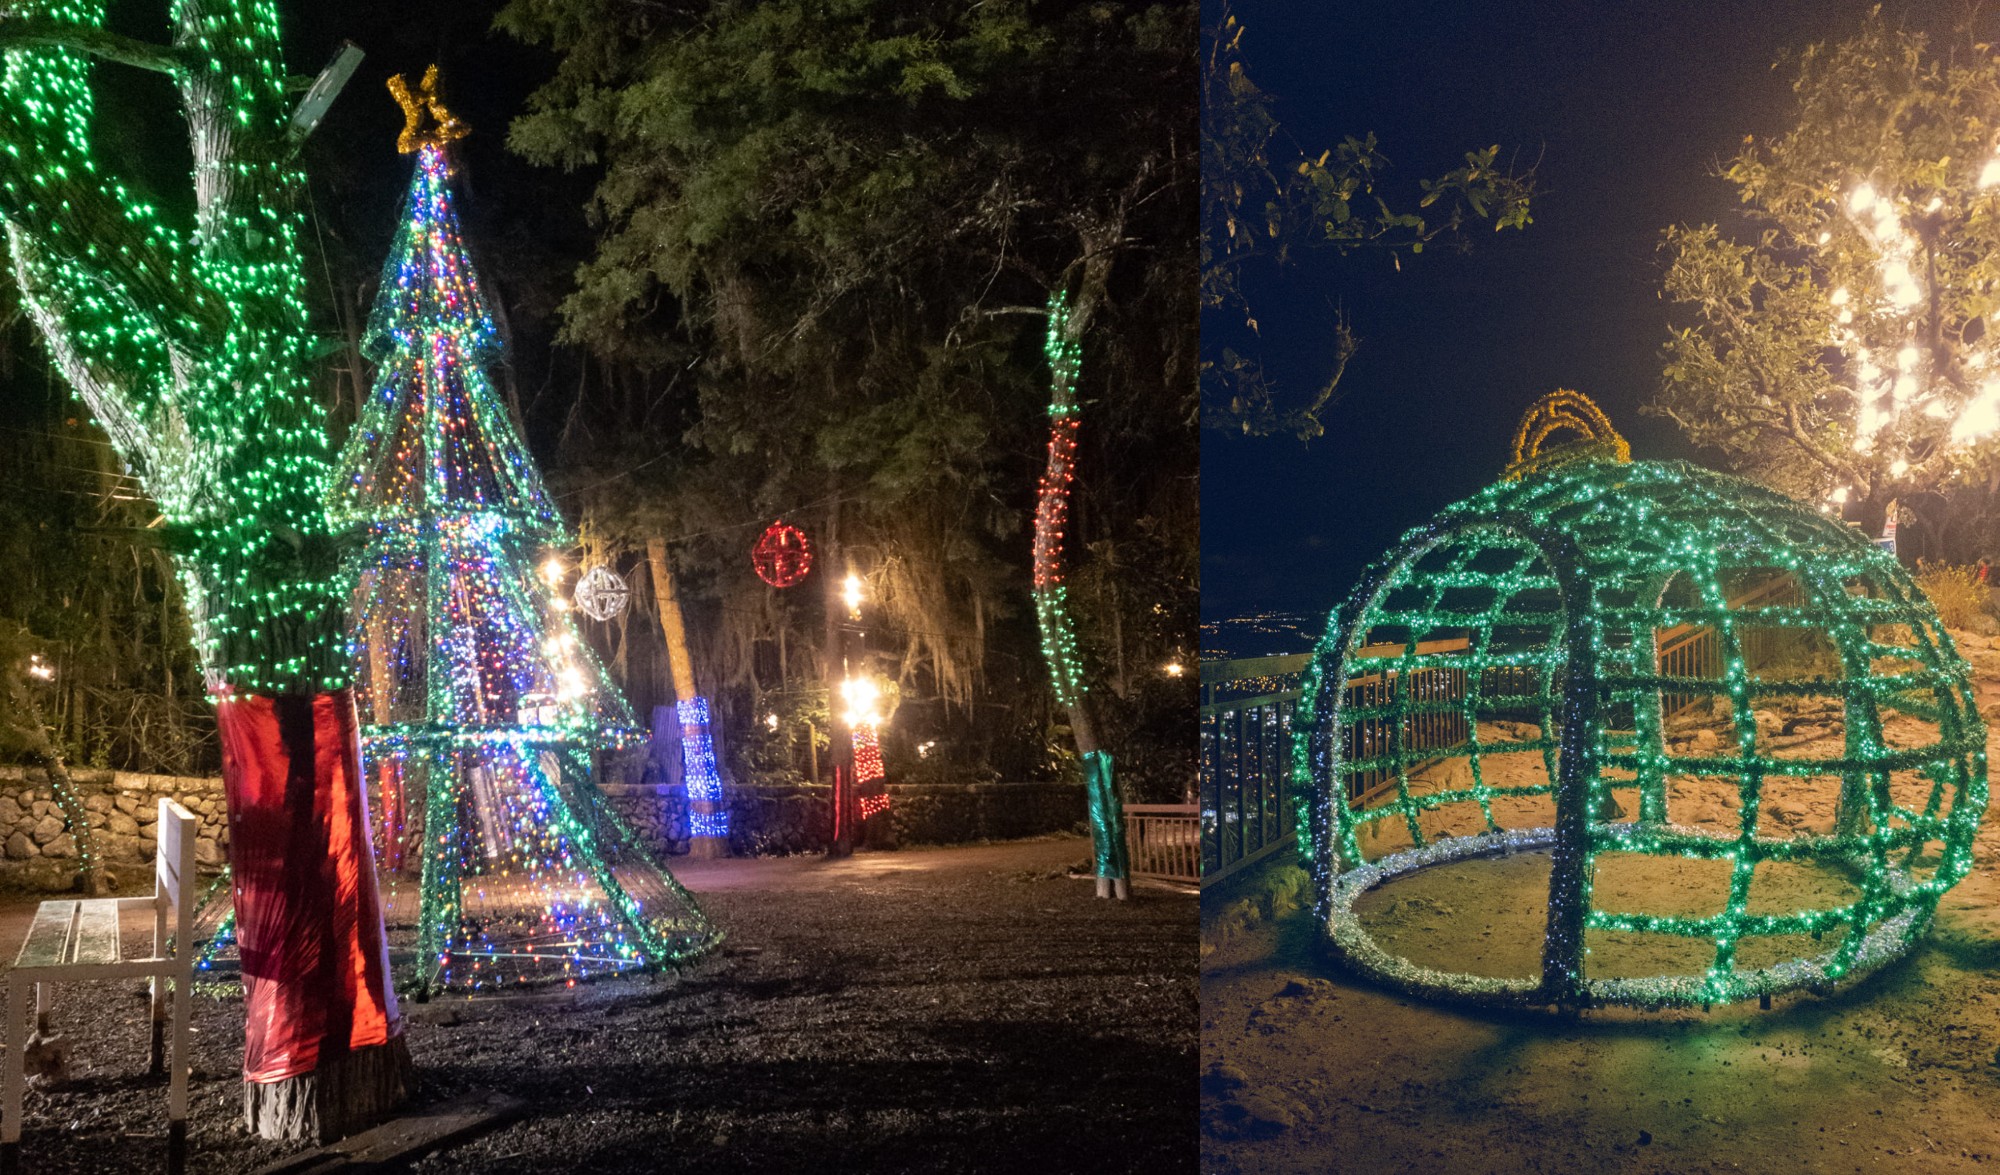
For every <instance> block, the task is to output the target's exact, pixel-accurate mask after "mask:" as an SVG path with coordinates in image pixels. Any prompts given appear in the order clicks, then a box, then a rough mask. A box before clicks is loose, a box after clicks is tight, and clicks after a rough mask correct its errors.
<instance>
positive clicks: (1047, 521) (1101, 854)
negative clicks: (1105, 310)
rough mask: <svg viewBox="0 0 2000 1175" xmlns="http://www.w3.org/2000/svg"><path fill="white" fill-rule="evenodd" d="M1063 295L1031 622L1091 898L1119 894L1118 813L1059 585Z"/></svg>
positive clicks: (1055, 322)
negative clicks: (1067, 734) (1078, 781)
mask: <svg viewBox="0 0 2000 1175" xmlns="http://www.w3.org/2000/svg"><path fill="white" fill-rule="evenodd" d="M1070 327H1071V320H1070V307H1069V299H1068V297H1067V296H1066V295H1065V294H1064V293H1063V292H1062V291H1060V290H1058V291H1056V293H1054V294H1053V295H1051V296H1050V298H1049V329H1048V335H1047V339H1046V341H1045V343H1044V346H1043V351H1044V353H1045V354H1046V355H1047V356H1048V360H1049V457H1048V464H1047V466H1046V467H1045V468H1044V470H1043V472H1042V481H1041V486H1040V488H1039V490H1038V492H1037V494H1036V498H1035V567H1034V599H1035V621H1036V623H1037V624H1038V625H1039V626H1040V627H1041V634H1042V655H1043V657H1045V658H1046V659H1047V660H1048V663H1049V676H1050V679H1051V684H1052V685H1053V686H1054V688H1055V695H1056V704H1057V705H1059V706H1061V707H1063V709H1065V710H1067V711H1068V712H1069V720H1070V730H1071V733H1072V734H1073V736H1074V737H1075V738H1076V743H1077V754H1078V757H1079V758H1080V759H1081V760H1082V765H1083V782H1084V788H1085V792H1086V796H1087V799H1088V801H1089V807H1090V833H1091V841H1092V844H1093V848H1094V850H1095V852H1094V856H1095V858H1096V865H1097V894H1098V896H1099V897H1109V896H1112V895H1113V894H1115V895H1117V896H1118V897H1124V896H1125V894H1126V885H1127V881H1126V873H1127V865H1126V855H1127V851H1126V846H1125V811H1124V807H1123V805H1122V804H1121V803H1120V801H1119V799H1118V790H1117V788H1116V787H1115V786H1114V785H1113V783H1112V781H1111V753H1110V752H1109V751H1106V750H1104V749H1103V748H1101V747H1099V746H1098V745H1097V739H1096V731H1095V729H1094V727H1093V725H1092V723H1091V720H1090V711H1089V702H1088V699H1087V698H1086V697H1085V691H1086V690H1087V689H1088V687H1087V686H1086V684H1085V683H1084V674H1083V657H1082V654H1081V653H1080V652H1079V650H1078V648H1077V642H1076V625H1075V623H1074V622H1073V621H1072V620H1071V619H1070V615H1069V588H1068V586H1067V585H1066V584H1064V583H1063V530H1064V528H1065V527H1066V526H1068V525H1069V495H1070V485H1071V483H1072V482H1073V481H1074V480H1075V478H1076V436H1077V427H1078V423H1079V421H1078V416H1077V413H1078V405H1077V402H1076V378H1077V372H1078V369H1079V368H1080V367H1081V366H1082V363H1083V343H1082V341H1081V340H1079V339H1076V338H1074V337H1072V331H1071V329H1070Z"/></svg>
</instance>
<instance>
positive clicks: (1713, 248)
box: [1654, 12, 2000, 533]
mask: <svg viewBox="0 0 2000 1175" xmlns="http://www.w3.org/2000/svg"><path fill="white" fill-rule="evenodd" d="M1947 49H1948V50H1950V47H1947ZM1796 65H1797V68H1798V79H1797V81H1796V82H1795V83H1794V85H1793V92H1794V94H1795V95H1796V109H1795V114H1794V117H1795V120H1796V121H1795V123H1794V125H1793V127H1792V129H1791V130H1789V131H1787V132H1785V133H1784V134H1782V135H1778V136H1775V137H1769V138H1750V139H1747V140H1746V141H1745V145H1744V147H1743V149H1742V151H1741V152H1739V153H1738V154H1737V156H1736V157H1735V158H1734V159H1732V160H1731V161H1730V162H1729V163H1728V165H1727V166H1726V167H1725V168H1724V171H1723V176H1724V178H1725V179H1727V180H1728V181H1729V182H1730V183H1732V184H1733V185H1735V187H1736V189H1737V192H1738V194H1739V196H1740V197H1741V200H1742V203H1743V208H1744V212H1745V214H1746V217H1747V227H1748V230H1749V231H1747V232H1741V233H1737V232H1730V231H1725V230H1724V229H1722V228H1718V226H1716V225H1713V224H1708V225H1682V226H1678V227H1675V228H1670V229H1668V230H1667V231H1666V233H1665V234H1664V238H1663V241H1662V246H1661V247H1662V251H1663V253H1664V255H1665V259H1666V263H1667V271H1666V278H1665V281H1664V284H1663V293H1664V295H1665V297H1666V298H1667V299H1668V301H1669V302H1670V303H1671V304H1672V305H1673V307H1674V326H1673V329H1672V333H1671V334H1670V335H1669V337H1668V339H1667V343H1666V347H1665V354H1664V358H1665V361H1666V364H1665V373H1664V379H1663V383H1662V391H1661V394H1660V397H1659V400H1658V402H1657V404H1656V405H1655V407H1654V410H1655V411H1657V412H1658V413H1660V414H1661V415H1664V416H1666V417H1668V418H1669V419H1672V420H1673V421H1674V422H1675V423H1677V424H1678V425H1680V427H1681V428H1682V429H1683V431H1685V432H1686V433H1687V435H1688V436H1689V438H1690V439H1692V440H1694V441H1695V442H1696V443H1698V444H1702V445H1708V446H1712V447H1713V448H1715V449H1716V450H1717V451H1718V452H1719V453H1720V454H1721V455H1722V456H1723V457H1724V458H1725V459H1726V460H1728V461H1730V462H1731V463H1732V464H1733V466H1734V467H1735V468H1736V469H1737V470H1738V471H1740V472H1745V473H1749V474H1752V475H1754V476H1758V477H1759V478H1761V479H1763V480H1766V481H1769V482H1771V483H1772V484H1775V485H1778V486H1779V487H1780V488H1783V489H1785V490H1786V491H1787V492H1790V493H1793V494H1795V495H1797V496H1802V497H1808V498H1814V499H1824V500H1825V501H1826V504H1827V506H1828V507H1829V509H1831V508H1833V507H1838V506H1848V505H1851V506H1852V507H1854V509H1853V510H1852V511H1851V513H1853V514H1856V515H1858V516H1859V517H1860V518H1861V520H1862V521H1863V522H1864V524H1866V525H1868V526H1869V527H1870V528H1871V533H1872V530H1873V528H1875V527H1877V526H1879V524H1880V520H1881V518H1882V510H1883V507H1885V506H1886V505H1887V503H1888V502H1889V501H1891V500H1892V499H1896V498H1899V497H1902V498H1907V497H1909V496H1911V495H1912V494H1915V493H1919V492H1922V491H1928V490H1934V489H1937V488H1940V487H1941V486H1944V485H1946V484H1948V483H1950V482H1951V481H1952V480H1954V479H1955V478H1957V477H1958V476H1960V475H1961V474H1963V473H1965V472H1967V471H1968V470H1970V469H1972V468H1975V467H1977V468H1978V469H1980V470H1981V471H1982V472H1984V471H1986V470H1989V469H1990V468H1991V467H1992V462H1991V458H1992V456H1993V445H1992V440H1993V438H1994V436H1995V435H1996V433H2000V333H1996V332H1994V331H1992V330H1991V329H1990V328H1989V326H1988V323H1989V320H1990V318H1991V316H1992V315H1993V313H1994V312H1995V311H1996V310H2000V153H1996V139H1997V138H2000V61H1996V60H1995V58H1994V57H1993V55H1992V53H1991V51H1990V50H1989V49H1987V48H1986V47H1985V46H1977V47H1972V46H1966V47H1961V48H1958V49H1956V50H1955V51H1947V52H1944V53H1940V52H1938V51H1936V50H1934V49H1933V47H1932V46H1931V45H1930V44H1929V42H1928V41H1927V39H1926V37H1925V36H1924V35H1923V34H1922V33H1917V32H1910V31H1903V30H1897V29H1892V28H1890V27H1889V26H1888V25H1887V24H1886V23H1885V22H1884V21H1883V19H1882V17H1881V14H1880V13H1879V12H1877V13H1875V14H1873V15H1871V16H1870V17H1868V19H1867V21H1866V23H1865V25H1864V26H1863V28H1862V30H1861V31H1860V32H1859V33H1857V34H1856V35H1855V36H1853V37H1851V38H1849V39H1848V40H1846V41H1843V42H1840V43H1838V44H1831V45H1826V44H1822V45H1814V46H1812V47H1810V48H1808V49H1806V50H1805V51H1804V52H1803V53H1801V54H1800V55H1799V56H1798V58H1797V61H1796Z"/></svg>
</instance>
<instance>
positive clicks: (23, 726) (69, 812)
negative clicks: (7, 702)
mask: <svg viewBox="0 0 2000 1175" xmlns="http://www.w3.org/2000/svg"><path fill="white" fill-rule="evenodd" d="M9 692H11V693H12V694H13V700H14V705H15V706H16V707H17V708H18V712H19V714H20V720H19V721H18V722H17V723H16V724H15V729H16V730H18V731H19V732H20V733H21V735H22V736H23V737H24V739H25V740H26V742H27V745H28V755H29V757H31V758H32V759H34V761H35V764H36V765H37V766H39V767H40V768H41V769H42V773H43V774H45V775H47V776H48V780H49V790H50V791H51V792H53V793H54V794H55V797H56V807H57V808H58V809H60V810H61V812H62V814H63V821H64V823H66V824H68V825H69V834H70V838H71V839H72V840H74V841H75V842H76V859H77V865H76V881H75V886H76V889H77V890H78V892H80V893H82V894H83V895H84V896H86V897H93V898H94V897H101V896H103V894H104V892H105V885H104V871H103V867H102V865H101V864H100V863H99V862H98V859H97V847H96V845H97V842H96V837H94V836H93V835H92V834H91V831H90V812H89V810H88V809H86V808H85V807H84V805H83V797H82V796H80V795H78V794H77V791H76V785H75V784H74V783H73V782H72V781H71V780H70V777H69V768H68V766H67V764H65V763H64V762H63V757H62V752H61V751H59V750H57V749H56V745H55V743H54V741H53V740H51V739H50V738H49V729H48V724H47V723H45V722H43V720H42V707H41V704H40V703H39V702H37V701H36V700H35V694H34V686H32V685H29V684H27V683H25V682H18V681H17V682H14V683H12V684H11V687H10V691H9Z"/></svg>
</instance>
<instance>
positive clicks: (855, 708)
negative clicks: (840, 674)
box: [840, 677, 882, 726]
mask: <svg viewBox="0 0 2000 1175" xmlns="http://www.w3.org/2000/svg"><path fill="white" fill-rule="evenodd" d="M881 698H882V687H881V686H878V685H876V684H875V679H874V678H872V677H850V678H847V679H846V680H845V681H842V682H841V683H840V700H841V701H843V702H845V703H847V710H846V712H845V713H843V714H842V715H841V721H843V722H845V723H847V725H849V726H873V725H875V724H877V723H879V722H881V721H882V716H881V714H880V713H879V712H878V711H877V710H876V709H875V703H876V702H878V701H880V700H881Z"/></svg>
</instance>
